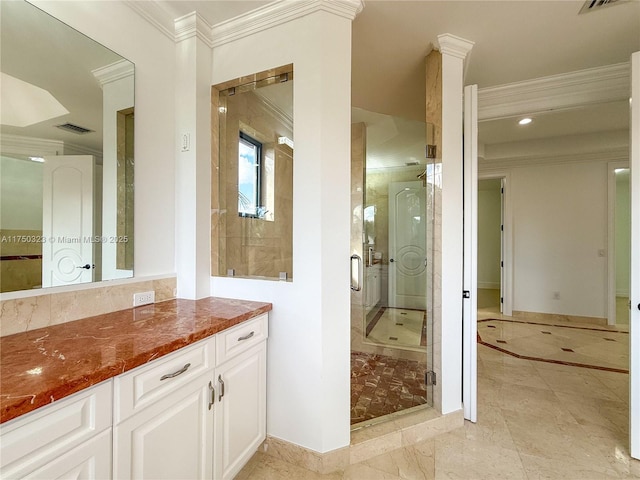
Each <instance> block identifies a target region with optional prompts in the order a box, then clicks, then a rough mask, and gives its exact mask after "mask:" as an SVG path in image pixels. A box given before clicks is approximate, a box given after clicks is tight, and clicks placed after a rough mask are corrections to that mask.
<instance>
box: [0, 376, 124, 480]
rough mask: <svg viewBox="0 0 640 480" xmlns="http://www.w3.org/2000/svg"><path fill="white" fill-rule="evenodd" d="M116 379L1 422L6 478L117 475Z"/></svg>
mask: <svg viewBox="0 0 640 480" xmlns="http://www.w3.org/2000/svg"><path fill="white" fill-rule="evenodd" d="M111 402H112V381H111V380H107V381H105V382H102V383H100V384H98V385H95V386H93V387H91V388H87V389H86V390H83V391H81V392H78V393H76V394H74V395H71V396H69V397H67V398H64V399H62V400H60V401H59V402H55V403H53V404H52V405H48V406H46V407H42V408H40V409H38V410H36V411H33V412H31V413H28V414H26V415H23V416H21V417H18V418H16V419H14V420H11V421H9V422H7V423H4V424H2V427H1V428H0V445H1V447H2V456H1V459H0V478H3V479H13V478H33V479H54V478H77V479H104V478H111V476H112V475H111Z"/></svg>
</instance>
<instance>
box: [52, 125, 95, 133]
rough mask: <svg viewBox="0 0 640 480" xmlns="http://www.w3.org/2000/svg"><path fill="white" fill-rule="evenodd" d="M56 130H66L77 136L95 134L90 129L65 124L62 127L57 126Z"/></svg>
mask: <svg viewBox="0 0 640 480" xmlns="http://www.w3.org/2000/svg"><path fill="white" fill-rule="evenodd" d="M56 128H59V129H60V130H66V131H67V132H71V133H75V134H77V135H84V134H85V133H90V132H93V131H94V130H90V129H88V128H84V127H81V126H80V125H74V124H73V123H63V124H62V125H56Z"/></svg>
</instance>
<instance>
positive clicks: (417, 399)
mask: <svg viewBox="0 0 640 480" xmlns="http://www.w3.org/2000/svg"><path fill="white" fill-rule="evenodd" d="M426 370H427V366H426V363H425V362H416V361H412V360H404V359H396V358H393V357H389V356H386V355H378V354H370V353H363V352H351V424H352V425H353V424H354V423H359V422H364V421H367V420H371V419H373V418H377V417H381V416H383V415H388V414H390V413H394V412H398V411H401V410H406V409H408V408H412V407H416V406H418V405H424V404H426V403H427V390H426V387H425V384H424V375H425V372H426Z"/></svg>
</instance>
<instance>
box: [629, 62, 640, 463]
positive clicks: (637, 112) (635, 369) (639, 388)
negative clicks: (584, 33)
mask: <svg viewBox="0 0 640 480" xmlns="http://www.w3.org/2000/svg"><path fill="white" fill-rule="evenodd" d="M631 97H632V99H633V102H632V103H631V108H630V110H631V125H630V137H631V138H630V140H631V149H630V155H629V168H630V178H629V189H630V191H631V192H630V193H631V267H630V268H631V283H630V285H629V300H630V302H631V310H630V312H629V441H630V453H631V456H632V457H634V458H637V459H639V460H640V52H635V53H634V54H632V55H631Z"/></svg>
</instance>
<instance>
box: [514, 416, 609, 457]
mask: <svg viewBox="0 0 640 480" xmlns="http://www.w3.org/2000/svg"><path fill="white" fill-rule="evenodd" d="M504 416H505V420H506V422H507V425H508V427H509V431H510V432H511V436H512V437H513V440H514V442H515V444H516V446H517V449H518V451H519V452H520V454H525V455H531V456H534V457H541V458H546V459H552V460H557V461H559V462H568V463H575V464H578V465H582V466H587V467H591V466H592V465H607V461H606V458H605V456H604V455H603V454H602V452H601V451H600V449H599V448H598V447H597V445H596V444H595V443H593V442H592V441H591V440H590V439H589V438H587V435H586V434H585V431H584V430H583V429H582V427H581V426H580V425H579V424H578V423H576V422H575V421H573V422H572V421H567V422H565V423H553V422H550V421H549V420H548V419H544V418H542V417H540V416H539V415H531V414H528V413H524V412H505V414H504Z"/></svg>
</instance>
